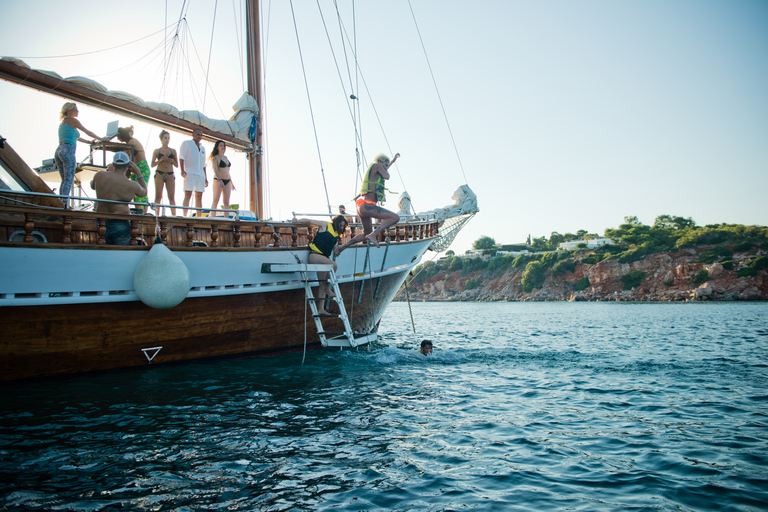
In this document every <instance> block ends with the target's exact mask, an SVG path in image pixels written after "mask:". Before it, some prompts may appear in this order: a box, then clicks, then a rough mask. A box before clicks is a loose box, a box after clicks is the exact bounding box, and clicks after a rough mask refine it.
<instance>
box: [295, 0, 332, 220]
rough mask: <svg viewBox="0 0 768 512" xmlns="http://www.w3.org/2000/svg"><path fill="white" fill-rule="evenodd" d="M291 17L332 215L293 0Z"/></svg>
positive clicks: (326, 198) (329, 204)
mask: <svg viewBox="0 0 768 512" xmlns="http://www.w3.org/2000/svg"><path fill="white" fill-rule="evenodd" d="M291 15H292V16H293V29H294V31H295V32H296V44H297V45H298V48H299V60H300V61H301V72H302V73H303V75H304V88H305V89H306V91H307V101H308V102H309V115H310V117H311V118H312V130H313V131H314V134H315V146H316V147H317V158H318V160H319V161H320V174H321V176H322V177H323V188H324V189H325V202H326V203H327V204H328V213H331V200H330V199H329V198H328V185H327V183H326V181H325V169H323V157H322V155H321V154H320V141H319V140H318V138H317V124H316V123H315V114H314V112H313V110H312V97H311V96H310V94H309V83H308V82H307V70H306V68H305V67H304V56H303V55H302V52H301V41H300V39H299V28H298V26H297V25H296V13H295V12H294V10H293V0H291Z"/></svg>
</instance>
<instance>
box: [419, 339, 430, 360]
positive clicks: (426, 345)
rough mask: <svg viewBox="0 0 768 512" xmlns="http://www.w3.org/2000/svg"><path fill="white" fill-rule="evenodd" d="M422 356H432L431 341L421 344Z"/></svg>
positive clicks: (423, 341)
mask: <svg viewBox="0 0 768 512" xmlns="http://www.w3.org/2000/svg"><path fill="white" fill-rule="evenodd" d="M420 351H421V354H422V355H425V356H431V355H432V342H431V341H430V340H422V342H421V350H420Z"/></svg>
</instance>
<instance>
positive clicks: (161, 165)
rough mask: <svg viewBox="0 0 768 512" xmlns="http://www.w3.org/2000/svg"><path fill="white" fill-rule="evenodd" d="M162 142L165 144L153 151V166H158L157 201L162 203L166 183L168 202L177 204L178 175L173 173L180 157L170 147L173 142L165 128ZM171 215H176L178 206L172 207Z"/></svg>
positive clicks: (156, 180)
mask: <svg viewBox="0 0 768 512" xmlns="http://www.w3.org/2000/svg"><path fill="white" fill-rule="evenodd" d="M160 142H162V144H163V146H162V147H160V148H157V149H156V150H155V152H154V153H152V167H157V169H156V170H155V203H156V204H161V203H162V201H163V185H165V189H166V191H167V193H168V203H169V204H176V177H175V176H174V175H173V168H174V167H178V166H179V159H178V158H177V157H176V150H175V149H173V148H169V147H168V143H169V142H171V134H170V133H168V132H167V131H165V130H163V131H161V132H160ZM171 215H176V208H173V207H172V208H171Z"/></svg>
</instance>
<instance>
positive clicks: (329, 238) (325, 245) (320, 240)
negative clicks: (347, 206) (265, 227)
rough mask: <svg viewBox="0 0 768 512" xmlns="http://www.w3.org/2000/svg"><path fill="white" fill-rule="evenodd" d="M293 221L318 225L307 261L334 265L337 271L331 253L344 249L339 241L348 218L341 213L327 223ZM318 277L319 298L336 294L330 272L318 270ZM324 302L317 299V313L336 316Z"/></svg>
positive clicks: (307, 220)
mask: <svg viewBox="0 0 768 512" xmlns="http://www.w3.org/2000/svg"><path fill="white" fill-rule="evenodd" d="M293 222H294V223H299V224H310V225H312V226H317V233H315V237H314V238H313V239H312V243H311V244H309V257H308V258H307V261H308V262H309V263H318V264H324V265H333V270H334V272H335V271H336V268H337V266H336V262H335V261H333V260H332V259H331V253H334V252H335V254H336V255H337V256H338V255H339V253H340V252H341V251H342V250H343V249H341V248H340V247H338V242H339V239H340V238H341V235H343V234H344V231H346V230H347V225H348V223H347V219H345V218H344V217H343V216H341V215H337V216H336V217H334V218H333V221H331V222H325V223H323V222H318V221H316V220H312V219H300V220H296V219H295V218H294V219H293ZM317 279H318V280H319V281H320V286H319V287H318V288H319V289H318V292H317V298H318V299H324V298H325V297H326V295H327V296H328V297H335V296H336V295H335V294H334V293H333V291H332V290H331V287H330V286H329V285H328V272H318V273H317ZM324 304H325V301H324V300H319V301H317V314H318V315H320V316H335V315H332V314H331V313H329V312H328V311H326V310H325V306H324Z"/></svg>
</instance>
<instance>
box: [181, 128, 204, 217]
mask: <svg viewBox="0 0 768 512" xmlns="http://www.w3.org/2000/svg"><path fill="white" fill-rule="evenodd" d="M201 140H203V130H201V129H200V128H195V129H194V131H193V132H192V140H185V141H184V142H182V143H181V147H180V148H179V167H181V176H182V177H183V178H184V203H183V204H184V206H189V200H190V198H191V197H192V192H194V193H195V206H197V207H198V208H202V207H203V192H205V187H207V186H208V176H207V175H206V173H205V148H203V145H202V144H200V141H201ZM197 211H198V214H197V216H198V217H199V216H200V210H197ZM184 215H185V216H186V215H187V210H186V209H184Z"/></svg>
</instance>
